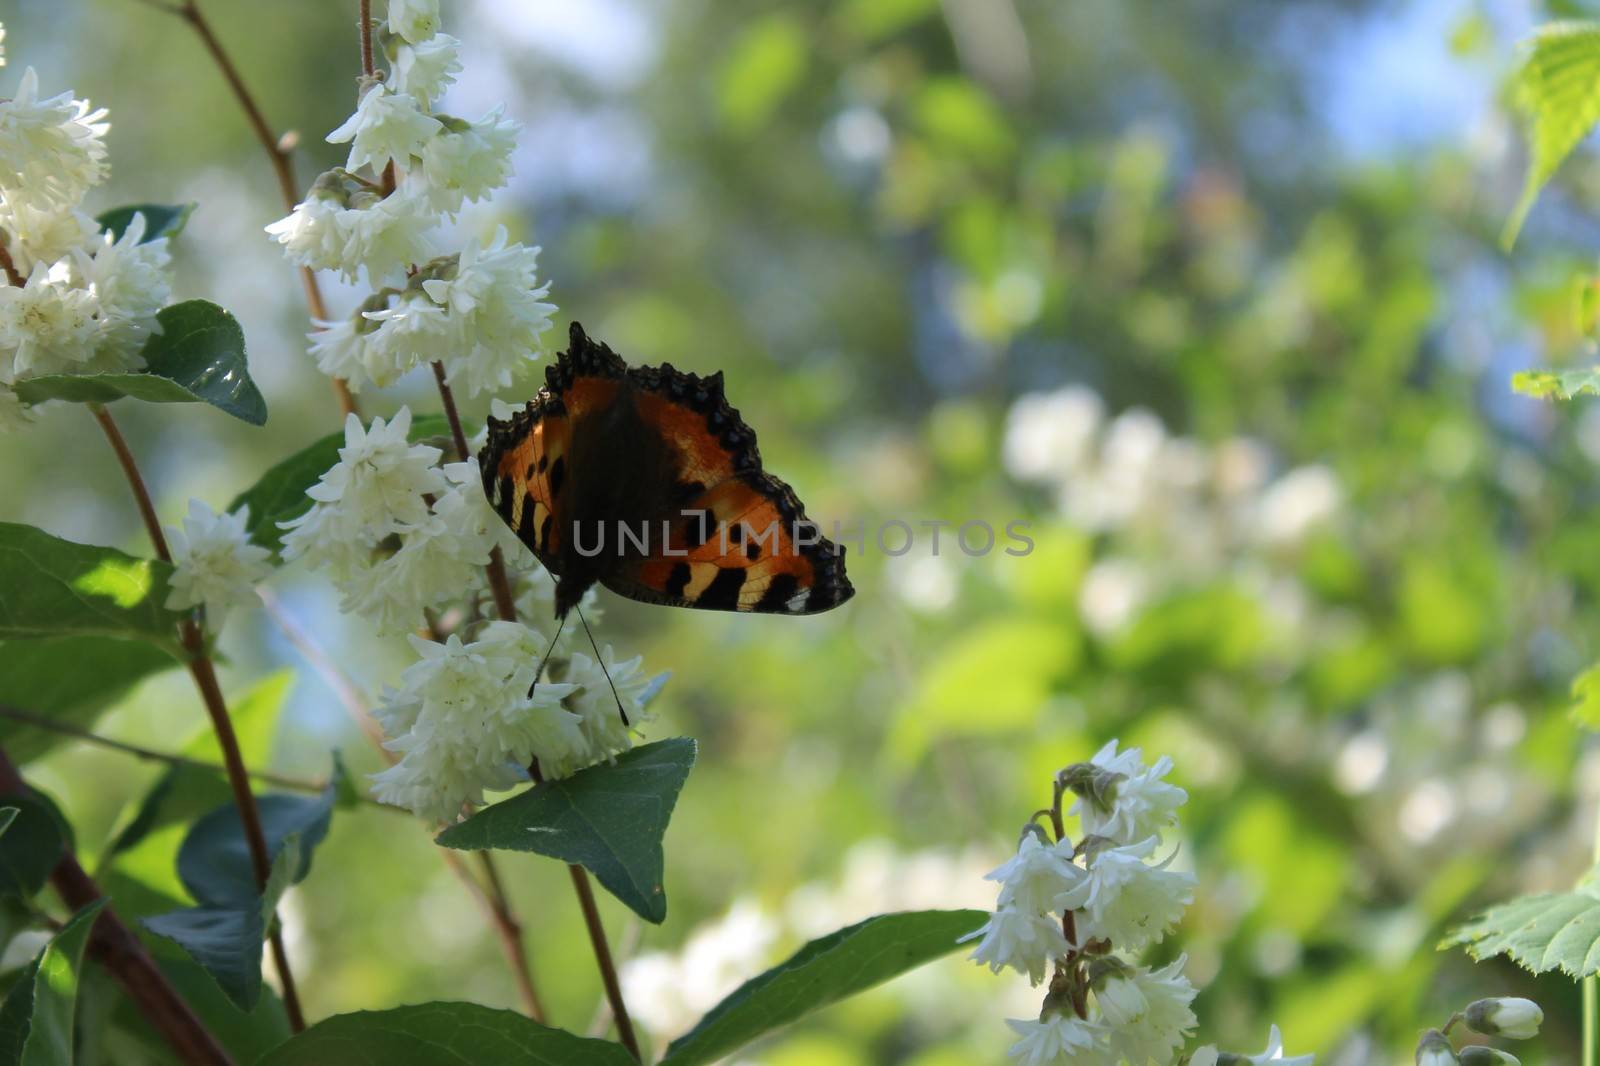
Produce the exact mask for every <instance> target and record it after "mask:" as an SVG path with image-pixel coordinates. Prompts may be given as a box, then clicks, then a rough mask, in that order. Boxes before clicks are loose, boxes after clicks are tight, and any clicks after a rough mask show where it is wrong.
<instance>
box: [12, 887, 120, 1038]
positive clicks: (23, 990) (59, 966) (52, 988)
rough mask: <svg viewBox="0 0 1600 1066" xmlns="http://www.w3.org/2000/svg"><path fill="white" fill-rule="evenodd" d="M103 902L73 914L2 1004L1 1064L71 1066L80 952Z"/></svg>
mask: <svg viewBox="0 0 1600 1066" xmlns="http://www.w3.org/2000/svg"><path fill="white" fill-rule="evenodd" d="M103 906H105V901H104V900H97V901H95V902H94V903H91V904H89V905H88V906H87V907H85V908H83V910H81V911H79V912H78V913H77V914H75V915H73V917H72V920H71V921H69V922H68V923H67V924H66V925H65V926H63V927H62V929H61V932H59V933H57V934H56V935H55V937H54V938H53V939H51V941H50V943H49V944H47V945H46V946H45V949H44V950H43V951H41V952H40V953H39V956H38V958H36V959H34V960H33V961H32V962H31V963H29V964H28V967H27V969H25V970H24V971H23V973H22V976H21V978H20V979H19V980H18V981H17V983H16V984H15V985H13V986H12V987H11V991H10V993H9V994H7V996H6V999H5V1003H4V1004H0V1062H6V1063H16V1064H17V1066H72V1062H73V1059H72V1013H73V1007H74V1006H75V1005H76V1004H77V1000H78V982H79V976H80V974H81V973H82V970H83V950H84V947H85V946H86V945H87V944H88V943H89V931H90V929H91V928H92V927H93V926H94V921H95V919H96V918H97V917H98V916H99V914H100V909H101V907H103Z"/></svg>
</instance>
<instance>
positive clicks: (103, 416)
mask: <svg viewBox="0 0 1600 1066" xmlns="http://www.w3.org/2000/svg"><path fill="white" fill-rule="evenodd" d="M89 409H90V410H91V411H92V412H93V413H94V417H95V420H96V421H97V422H99V423H100V428H101V430H103V431H104V432H105V435H106V440H108V441H109V442H110V443H111V450H112V451H113V452H115V453H116V455H117V461H118V462H119V463H121V464H122V472H123V474H124V475H126V476H127V479H128V488H129V489H130V490H131V491H132V492H133V498H134V502H135V503H136V504H137V505H138V507H139V515H140V517H141V518H143V519H144V525H145V530H146V532H148V533H149V534H150V543H151V545H152V546H153V547H154V548H155V552H156V556H157V557H158V558H160V560H161V561H162V562H164V563H170V562H172V552H171V550H170V549H169V548H168V547H167V538H166V536H165V534H163V533H162V532H161V523H160V521H159V520H158V519H157V518H156V509H155V504H154V503H152V502H151V499H150V491H149V489H148V488H147V487H146V486H145V482H144V477H143V475H142V474H140V473H139V466H138V463H136V462H135V461H134V458H133V452H132V451H130V450H129V449H128V442H127V441H126V440H125V439H124V438H123V436H122V431H121V430H120V429H119V428H118V427H117V423H116V420H115V419H113V418H112V417H111V412H110V411H107V410H106V409H105V407H104V406H102V405H101V404H97V403H95V404H90V405H89ZM179 633H180V636H181V638H182V641H183V647H184V650H185V651H187V652H188V662H187V664H186V665H187V666H188V668H189V675H190V676H191V677H192V678H193V679H194V683H195V688H197V689H198V690H199V691H200V699H201V702H202V703H204V704H205V708H206V714H207V715H209V716H210V718H211V728H212V731H213V732H215V733H216V736H217V746H218V747H219V748H221V749H222V763H223V766H224V768H226V770H227V773H228V784H229V785H230V786H231V787H232V789H233V803H234V806H235V807H236V808H237V809H238V811H239V824H240V826H241V827H242V828H243V830H244V839H245V844H246V846H247V847H248V849H249V851H250V865H251V868H252V870H253V872H254V873H255V878H256V886H257V887H258V888H261V889H265V888H266V884H267V878H268V876H269V875H270V874H271V872H272V860H271V859H270V858H269V857H268V854H267V838H266V834H265V833H264V832H263V831H262V828H261V811H260V809H259V808H258V807H257V806H256V798H255V796H254V795H253V794H252V793H251V791H250V773H249V771H248V770H247V769H246V768H245V765H244V755H243V753H242V752H241V751H240V750H239V738H238V736H237V734H235V733H234V731H233V720H232V719H231V718H229V717H228V705H227V701H226V700H224V699H223V696H222V686H221V685H220V684H219V683H218V682H217V671H216V667H215V666H214V665H213V664H212V662H211V655H210V653H209V652H208V651H207V650H206V642H205V635H204V634H203V633H202V632H201V631H200V627H199V626H198V625H197V624H196V623H195V621H194V618H193V617H188V618H185V619H184V620H183V622H182V623H181V624H180V626H179ZM268 940H269V941H270V943H271V946H272V958H273V963H274V964H275V966H276V968H277V971H278V982H279V984H280V985H281V986H282V989H283V1005H284V1009H285V1010H286V1011H287V1013H288V1015H289V1026H290V1028H292V1029H293V1030H294V1031H295V1032H297V1033H298V1032H300V1031H301V1030H303V1029H305V1027H306V1022H305V1015H304V1014H303V1013H302V1012H301V1010H300V995H299V992H298V991H297V990H296V988H295V983H294V973H293V971H291V970H290V969H289V957H288V953H287V952H286V951H285V950H284V947H283V930H282V928H281V927H278V926H274V927H273V929H272V932H271V933H270V934H269V936H268Z"/></svg>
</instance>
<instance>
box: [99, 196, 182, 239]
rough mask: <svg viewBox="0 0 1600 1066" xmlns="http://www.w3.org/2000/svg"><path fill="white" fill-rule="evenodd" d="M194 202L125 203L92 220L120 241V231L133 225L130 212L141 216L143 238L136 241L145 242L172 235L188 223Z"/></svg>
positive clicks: (132, 214) (112, 237) (176, 233)
mask: <svg viewBox="0 0 1600 1066" xmlns="http://www.w3.org/2000/svg"><path fill="white" fill-rule="evenodd" d="M196 206H197V205H196V204H194V203H192V202H191V203H187V204H129V205H128V206H127V207H113V208H112V209H111V210H110V211H107V212H105V213H104V214H102V215H100V216H99V217H98V218H96V219H95V221H96V222H98V223H100V228H101V229H102V230H104V231H105V232H107V233H109V234H111V239H112V240H121V239H122V234H123V233H124V231H126V230H127V228H128V227H129V226H131V225H132V224H133V216H134V215H143V216H144V237H143V238H141V239H140V241H139V243H140V244H149V243H150V242H151V241H153V240H158V239H160V238H162V237H176V236H177V235H178V234H180V233H182V232H183V227H184V226H185V225H187V224H188V222H189V216H190V215H192V214H193V213H194V209H195V207H196Z"/></svg>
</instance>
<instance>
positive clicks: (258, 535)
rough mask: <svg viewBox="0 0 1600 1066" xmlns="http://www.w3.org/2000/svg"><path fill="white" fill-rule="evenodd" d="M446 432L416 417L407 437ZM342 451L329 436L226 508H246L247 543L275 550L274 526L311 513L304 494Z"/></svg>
mask: <svg viewBox="0 0 1600 1066" xmlns="http://www.w3.org/2000/svg"><path fill="white" fill-rule="evenodd" d="M448 430H449V424H448V423H447V422H446V421H445V419H444V416H443V415H419V416H417V417H416V418H415V419H413V420H412V422H411V433H410V434H409V437H410V439H411V440H412V441H413V442H415V441H417V440H419V439H421V438H423V437H430V436H433V435H435V434H437V433H439V432H441V431H445V432H448ZM342 447H344V434H343V433H330V434H328V435H327V436H326V437H322V438H320V439H318V440H316V441H313V442H312V443H311V444H308V445H307V446H306V447H304V448H302V449H300V450H299V451H297V452H295V453H294V454H293V455H291V456H289V457H288V458H287V459H284V460H282V461H281V462H279V463H278V464H277V465H276V466H274V467H272V469H270V470H268V471H267V472H266V473H265V474H262V475H261V480H259V481H257V482H256V483H255V484H254V485H252V486H251V487H250V488H248V489H246V490H245V491H244V492H242V493H240V494H239V495H238V496H236V497H235V498H234V501H233V502H232V503H230V504H228V510H229V511H237V510H238V509H239V508H240V507H243V506H245V505H246V504H248V505H249V507H250V520H249V521H248V522H247V523H246V528H248V529H249V530H250V539H251V541H253V542H254V543H256V544H259V545H261V546H262V547H265V548H271V549H272V550H273V551H277V550H278V548H279V547H280V545H281V544H282V542H283V530H281V529H279V528H278V523H280V522H287V521H289V520H290V519H292V518H299V517H300V516H301V515H303V514H305V513H306V512H307V511H309V510H310V509H311V499H310V497H308V496H307V495H306V490H307V489H309V488H310V487H311V486H313V485H315V484H316V483H317V479H318V478H320V477H322V475H323V474H325V473H327V471H328V469H329V468H330V467H331V466H333V464H334V463H337V462H338V461H339V449H340V448H342Z"/></svg>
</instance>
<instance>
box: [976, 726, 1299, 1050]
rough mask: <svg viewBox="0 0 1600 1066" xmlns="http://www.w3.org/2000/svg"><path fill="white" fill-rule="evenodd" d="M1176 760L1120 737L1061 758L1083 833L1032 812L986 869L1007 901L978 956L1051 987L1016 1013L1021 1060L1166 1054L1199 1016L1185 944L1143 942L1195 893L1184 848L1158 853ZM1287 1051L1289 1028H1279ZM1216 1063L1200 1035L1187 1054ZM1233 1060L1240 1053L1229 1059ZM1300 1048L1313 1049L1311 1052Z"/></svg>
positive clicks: (1177, 796) (1162, 929)
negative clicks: (1152, 951)
mask: <svg viewBox="0 0 1600 1066" xmlns="http://www.w3.org/2000/svg"><path fill="white" fill-rule="evenodd" d="M1171 769H1172V760H1170V759H1168V758H1165V757H1163V758H1161V759H1158V760H1157V761H1156V762H1155V764H1154V765H1152V766H1146V765H1145V764H1144V762H1143V760H1142V758H1141V753H1140V751H1139V749H1137V748H1132V749H1129V750H1128V751H1122V752H1119V751H1118V744H1117V742H1116V741H1112V742H1111V743H1109V744H1107V745H1106V746H1105V747H1104V748H1102V749H1101V750H1100V751H1099V752H1098V753H1097V754H1096V755H1095V756H1094V758H1093V759H1091V760H1090V761H1089V762H1086V763H1079V764H1077V765H1075V766H1070V767H1068V768H1067V769H1065V770H1063V771H1061V774H1060V775H1059V776H1058V779H1057V780H1058V785H1057V793H1058V800H1057V805H1056V807H1055V808H1054V811H1055V816H1056V817H1055V819H1054V820H1056V821H1059V820H1060V818H1061V813H1060V799H1059V796H1060V794H1061V793H1062V792H1063V791H1064V790H1070V791H1071V792H1073V793H1074V794H1075V795H1076V796H1077V797H1078V799H1077V802H1076V803H1075V804H1074V805H1073V807H1072V809H1071V810H1070V811H1069V812H1068V813H1069V814H1075V815H1077V816H1078V820H1079V822H1080V824H1081V825H1082V828H1083V834H1084V835H1083V837H1082V838H1081V839H1080V840H1079V841H1078V842H1077V843H1076V844H1074V843H1073V841H1072V840H1071V839H1070V838H1069V837H1067V836H1065V835H1062V836H1061V837H1060V838H1059V839H1056V840H1051V839H1050V837H1049V835H1048V833H1046V832H1045V831H1043V830H1042V829H1040V828H1039V826H1038V825H1037V824H1035V823H1031V822H1030V823H1029V825H1028V828H1027V830H1026V831H1025V832H1024V833H1023V836H1022V840H1021V843H1020V844H1019V846H1018V848H1017V853H1016V855H1015V856H1013V857H1012V858H1011V859H1010V860H1009V861H1007V862H1006V863H1005V864H1004V865H1002V866H1000V867H999V868H998V869H996V870H994V871H993V872H992V873H990V874H989V875H988V877H989V879H990V880H993V881H998V882H1000V885H1001V887H1000V898H999V903H998V906H997V908H996V910H995V911H994V913H993V914H992V915H991V917H990V919H989V921H988V922H987V923H986V924H985V925H984V927H983V928H982V929H979V930H978V931H976V932H974V933H972V934H971V935H970V936H969V937H967V939H974V938H978V939H979V943H978V946H977V949H976V950H975V951H974V952H973V954H972V958H973V959H974V960H976V961H978V962H980V963H986V964H987V965H988V966H989V967H990V969H992V970H994V971H995V972H996V973H998V972H999V971H1000V970H1002V969H1005V968H1008V967H1009V968H1011V969H1015V970H1017V971H1018V972H1020V973H1025V974H1027V975H1028V978H1029V980H1030V981H1032V983H1033V984H1035V985H1038V984H1039V983H1041V982H1042V981H1044V980H1045V978H1046V975H1047V974H1048V975H1049V980H1050V988H1049V994H1048V995H1047V996H1046V998H1045V1003H1044V1007H1043V1009H1042V1010H1041V1011H1040V1014H1039V1017H1038V1019H1037V1020H1029V1019H1020V1020H1011V1021H1008V1022H1007V1024H1008V1025H1009V1026H1010V1027H1011V1028H1012V1030H1013V1031H1014V1032H1015V1033H1016V1035H1017V1040H1016V1043H1015V1044H1013V1045H1012V1048H1011V1057H1012V1058H1014V1059H1018V1060H1021V1061H1022V1062H1023V1063H1024V1064H1025V1066H1067V1064H1069V1063H1071V1064H1077V1066H1117V1064H1119V1063H1126V1064H1128V1066H1146V1064H1147V1063H1154V1064H1156V1066H1170V1064H1172V1063H1175V1062H1177V1061H1178V1056H1179V1053H1180V1051H1181V1049H1182V1048H1183V1046H1184V1044H1185V1043H1186V1042H1187V1040H1188V1038H1189V1037H1190V1036H1191V1035H1192V1034H1193V1032H1194V1029H1195V1026H1196V1024H1197V1023H1198V1019H1197V1018H1196V1017H1195V1014H1194V1011H1193V1010H1191V1009H1190V1004H1191V1003H1192V1002H1193V1000H1194V997H1195V988H1194V986H1193V985H1192V984H1190V983H1189V980H1188V978H1186V977H1185V976H1184V975H1183V967H1184V963H1185V961H1186V957H1184V956H1180V957H1179V958H1178V959H1177V960H1176V961H1174V962H1172V963H1170V964H1169V965H1167V966H1165V967H1162V968H1160V969H1152V968H1149V967H1145V966H1139V965H1137V964H1136V963H1135V962H1134V961H1133V956H1134V955H1135V954H1136V953H1137V952H1138V951H1140V950H1141V949H1143V948H1144V947H1146V946H1147V945H1150V944H1153V943H1156V942H1157V941H1159V940H1161V939H1162V938H1163V937H1164V936H1165V935H1166V933H1167V931H1168V930H1169V929H1170V928H1171V927H1172V926H1173V925H1174V924H1175V923H1176V922H1177V921H1178V919H1179V918H1181V917H1182V915H1183V912H1184V909H1185V908H1186V907H1187V906H1188V905H1189V904H1190V903H1191V902H1193V899H1194V885H1195V879H1194V877H1193V875H1191V874H1188V873H1182V872H1179V871H1175V870H1172V869H1169V866H1170V864H1171V862H1172V858H1173V855H1175V854H1176V852H1175V850H1174V852H1172V853H1169V854H1168V855H1167V856H1166V857H1165V858H1163V859H1157V855H1156V853H1157V851H1158V849H1159V848H1160V847H1161V835H1162V833H1163V832H1164V831H1166V830H1168V829H1170V828H1172V827H1174V826H1176V825H1177V820H1178V819H1177V810H1178V808H1179V807H1180V806H1181V805H1182V804H1183V803H1184V802H1185V801H1186V800H1187V799H1188V795H1187V793H1185V792H1184V791H1183V789H1181V788H1178V787H1177V786H1176V785H1173V784H1171V783H1169V782H1167V781H1166V780H1164V779H1165V777H1166V775H1167V774H1168V773H1169V772H1170V771H1171ZM1273 1038H1274V1043H1275V1044H1277V1045H1279V1046H1278V1047H1277V1048H1276V1049H1274V1048H1272V1047H1269V1049H1268V1052H1269V1053H1277V1054H1281V1042H1279V1041H1278V1040H1277V1034H1276V1031H1274V1034H1273ZM1202 1060H1204V1061H1205V1062H1206V1063H1216V1062H1217V1061H1218V1060H1219V1053H1218V1052H1217V1050H1216V1049H1215V1048H1213V1047H1204V1048H1200V1049H1198V1050H1197V1051H1196V1052H1194V1053H1193V1056H1192V1059H1191V1061H1193V1062H1201V1061H1202ZM1230 1061H1236V1058H1235V1059H1230ZM1289 1061H1292V1062H1299V1063H1309V1062H1310V1059H1309V1057H1307V1058H1302V1059H1294V1060H1289Z"/></svg>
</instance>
